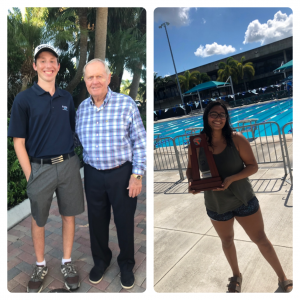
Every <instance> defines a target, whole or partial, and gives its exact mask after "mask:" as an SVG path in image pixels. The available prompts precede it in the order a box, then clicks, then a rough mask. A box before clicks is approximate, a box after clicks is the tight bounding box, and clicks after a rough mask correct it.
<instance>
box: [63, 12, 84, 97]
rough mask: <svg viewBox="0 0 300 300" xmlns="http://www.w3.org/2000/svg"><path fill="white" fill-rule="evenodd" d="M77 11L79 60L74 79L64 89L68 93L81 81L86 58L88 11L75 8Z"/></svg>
mask: <svg viewBox="0 0 300 300" xmlns="http://www.w3.org/2000/svg"><path fill="white" fill-rule="evenodd" d="M77 11H78V17H79V27H80V45H79V47H80V59H79V64H78V68H77V72H76V74H75V76H74V78H73V79H72V80H71V81H70V83H69V84H68V86H67V87H66V90H67V91H68V92H69V93H71V94H72V93H73V90H74V89H75V88H76V86H77V85H78V83H79V82H80V80H81V77H82V71H83V67H84V65H85V64H86V56H87V30H88V28H87V24H88V21H87V12H88V9H87V8H85V7H80V8H77Z"/></svg>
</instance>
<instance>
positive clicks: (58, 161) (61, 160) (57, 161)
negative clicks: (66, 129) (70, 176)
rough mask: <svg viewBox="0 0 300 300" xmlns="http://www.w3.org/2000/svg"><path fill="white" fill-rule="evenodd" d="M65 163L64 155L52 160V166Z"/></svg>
mask: <svg viewBox="0 0 300 300" xmlns="http://www.w3.org/2000/svg"><path fill="white" fill-rule="evenodd" d="M63 161H64V158H63V156H62V155H60V156H58V157H54V158H51V164H52V165H55V164H58V163H60V162H63Z"/></svg>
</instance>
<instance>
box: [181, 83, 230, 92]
mask: <svg viewBox="0 0 300 300" xmlns="http://www.w3.org/2000/svg"><path fill="white" fill-rule="evenodd" d="M220 85H224V87H227V86H230V84H229V83H225V82H219V81H207V82H204V83H201V84H198V85H197V86H195V87H193V88H192V89H190V90H188V91H187V92H185V93H184V94H185V95H186V94H191V93H194V92H197V91H199V92H200V91H204V90H208V89H212V88H216V87H218V86H220Z"/></svg>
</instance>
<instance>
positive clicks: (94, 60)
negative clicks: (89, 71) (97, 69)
mask: <svg viewBox="0 0 300 300" xmlns="http://www.w3.org/2000/svg"><path fill="white" fill-rule="evenodd" d="M96 61H99V62H101V63H103V65H104V68H105V72H106V74H107V75H109V74H110V70H109V67H108V65H107V64H106V62H105V61H104V60H102V59H100V58H94V59H92V60H90V61H89V62H88V63H87V64H86V65H85V66H84V67H83V77H84V75H85V68H86V66H87V65H88V64H90V63H93V62H96Z"/></svg>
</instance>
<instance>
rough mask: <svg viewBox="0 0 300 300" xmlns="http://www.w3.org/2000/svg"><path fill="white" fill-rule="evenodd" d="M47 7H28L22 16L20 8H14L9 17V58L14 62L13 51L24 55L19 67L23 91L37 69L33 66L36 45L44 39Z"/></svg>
mask: <svg viewBox="0 0 300 300" xmlns="http://www.w3.org/2000/svg"><path fill="white" fill-rule="evenodd" d="M44 13H45V8H30V7H28V8H26V9H25V14H24V15H23V16H22V14H21V11H20V10H19V9H13V12H10V13H9V14H8V17H7V21H8V24H7V27H8V50H9V51H8V60H9V62H10V60H11V62H12V63H13V60H14V59H13V57H12V56H11V55H13V53H16V52H18V55H19V57H20V56H21V57H22V65H21V66H20V68H19V71H20V74H21V80H22V87H21V91H24V90H26V89H27V87H28V84H31V82H32V79H33V77H34V76H35V71H34V69H33V68H32V63H33V52H34V49H35V47H37V46H38V45H39V44H41V43H42V41H43V32H44V28H43V25H44V22H43V15H44Z"/></svg>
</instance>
